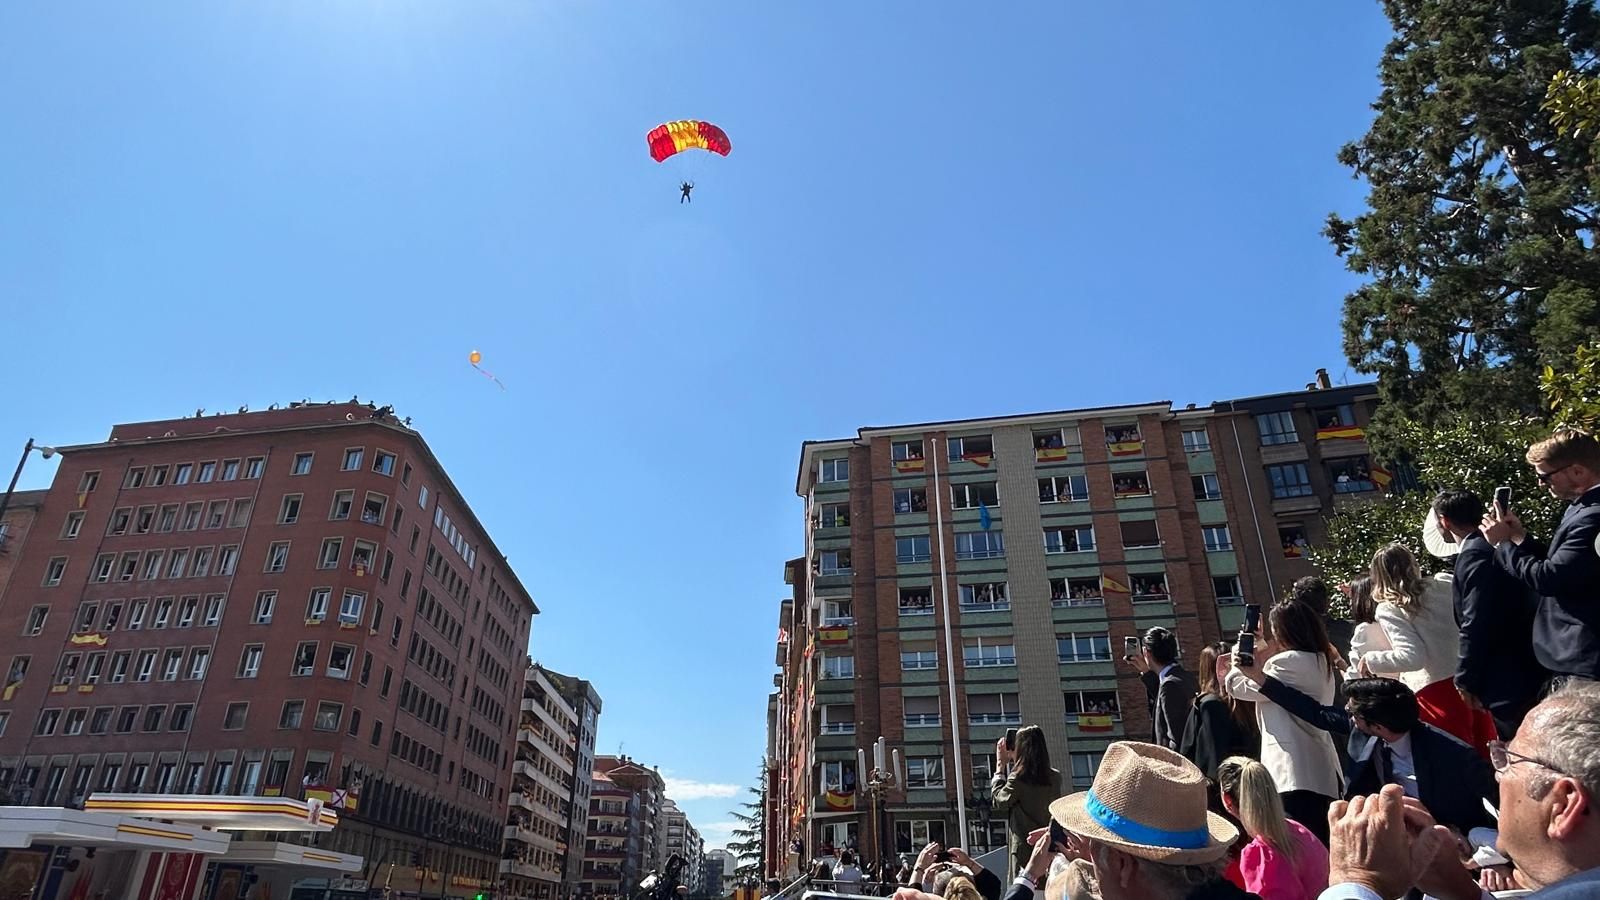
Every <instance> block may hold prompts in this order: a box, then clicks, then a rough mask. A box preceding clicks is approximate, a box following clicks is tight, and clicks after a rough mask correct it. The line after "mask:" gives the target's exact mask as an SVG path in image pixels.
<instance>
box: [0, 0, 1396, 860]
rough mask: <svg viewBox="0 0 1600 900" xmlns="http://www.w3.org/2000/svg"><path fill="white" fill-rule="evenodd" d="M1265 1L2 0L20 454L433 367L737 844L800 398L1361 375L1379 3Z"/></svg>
mask: <svg viewBox="0 0 1600 900" xmlns="http://www.w3.org/2000/svg"><path fill="white" fill-rule="evenodd" d="M1243 6H1244V5H1242V4H1241V5H1232V6H1230V5H1228V4H1221V5H1219V4H1197V3H1190V2H1183V3H1178V2H1163V3H1151V4H1135V5H1131V6H1130V5H1127V4H1085V3H1071V4H1069V3H1014V4H1010V3H1008V4H963V5H959V6H958V5H956V4H926V3H912V2H873V3H849V4H847V3H844V2H826V3H748V2H719V3H712V2H692V3H683V2H679V3H665V2H628V3H622V2H587V0H585V2H560V0H540V2H459V3H445V2H430V3H421V2H398V0H384V2H379V0H348V2H330V3H310V2H300V3H281V2H280V3H267V2H261V3H249V4H244V3H231V4H223V3H214V2H200V0H195V2H179V0H169V2H163V3H156V4H150V3H141V4H131V3H129V4H103V3H102V4H67V3H49V2H32V3H8V4H3V5H0V123H3V124H0V335H3V337H4V347H5V350H4V357H5V369H6V372H7V376H8V377H7V378H6V384H5V389H4V390H3V391H0V448H7V447H12V448H18V449H20V447H21V445H22V442H23V441H24V440H25V439H26V438H27V437H28V436H30V435H32V436H35V437H37V438H39V439H40V440H41V441H42V442H48V443H73V442H81V441H90V440H97V439H100V438H103V437H104V435H105V434H106V432H107V430H108V429H109V427H110V425H111V424H112V423H113V422H120V421H137V420H140V419H147V418H163V417H170V416H175V415H182V414H185V413H188V412H191V411H193V410H194V409H195V408H196V407H206V408H208V409H232V408H235V407H237V406H239V405H241V404H245V403H248V404H251V405H252V406H253V407H256V408H260V407H264V406H266V405H267V404H268V403H271V402H275V401H277V402H284V401H289V400H298V399H300V398H301V397H307V396H309V397H312V398H319V399H328V398H346V397H349V396H350V395H351V394H359V395H360V396H361V397H362V398H363V399H367V398H371V399H375V400H376V401H377V402H379V403H392V404H394V405H395V406H396V408H397V409H398V410H399V411H400V413H401V414H402V415H409V416H412V417H413V419H414V422H415V424H416V426H417V427H418V428H420V430H421V431H422V433H423V435H424V436H425V437H426V438H427V440H428V441H429V443H430V444H431V445H432V446H433V447H434V449H435V451H436V452H437V453H438V455H439V456H440V458H442V459H443V460H444V461H445V464H446V465H447V467H448V468H449V470H450V472H451V475H452V476H453V478H454V479H455V481H456V482H457V484H458V485H459V486H460V487H461V488H462V490H463V491H464V492H465V493H466V495H467V496H468V498H469V499H470V500H471V502H472V503H473V506H474V508H475V509H476V511H477V512H478V514H479V516H480V517H481V518H482V519H483V521H484V522H485V523H486V524H487V525H488V527H489V528H490V529H491V531H492V532H493V534H494V536H495V539H496V540H497V542H498V543H499V544H500V546H501V547H502V548H503V549H504V550H505V552H506V553H507V554H508V555H509V556H510V558H511V561H512V563H513V565H514V566H515V567H516V568H517V570H518V572H519V574H520V575H521V577H522V578H523V580H524V581H525V582H526V583H527V584H528V586H529V587H530V589H531V590H532V591H533V592H534V593H535V595H536V597H537V599H538V601H539V603H540V604H541V606H542V607H543V609H544V614H543V615H542V616H540V617H539V618H538V619H537V620H536V621H535V623H534V636H533V654H534V656H535V658H537V659H540V660H542V661H544V662H547V663H549V664H550V665H552V666H554V667H556V668H558V669H561V670H563V671H568V672H574V673H577V674H581V675H585V676H587V677H589V678H591V679H593V680H594V681H595V682H596V683H597V684H598V686H599V689H600V691H601V693H602V694H603V695H604V698H605V713H604V715H603V716H602V719H601V729H600V743H601V749H602V750H603V751H606V752H615V751H616V750H617V748H618V747H619V745H625V750H626V751H627V752H628V753H630V754H632V755H635V756H637V757H638V758H640V759H642V760H645V761H648V762H652V763H655V764H658V765H660V766H661V768H662V769H663V770H664V771H666V772H668V773H669V775H670V777H671V778H672V779H674V782H673V787H674V789H673V793H675V794H676V795H677V796H678V798H679V800H680V802H681V804H682V805H683V806H684V807H685V809H687V810H688V812H689V814H690V816H691V819H692V820H693V821H695V822H696V823H697V824H698V825H699V826H701V827H702V828H704V829H705V830H706V832H707V836H708V838H710V839H711V841H712V842H713V843H720V842H721V841H722V840H723V839H724V838H725V836H726V825H727V822H728V819H729V817H728V816H727V815H726V810H727V809H728V808H729V806H730V805H731V804H732V802H734V801H733V800H732V799H730V798H729V795H730V794H732V793H733V792H734V791H735V790H736V788H737V787H739V786H742V785H744V784H748V783H749V782H750V781H751V780H752V779H753V777H754V776H755V773H756V771H757V768H758V763H759V760H760V755H761V752H762V748H763V746H764V744H763V741H764V736H763V722H764V708H765V695H766V693H767V691H768V690H770V686H771V680H770V675H771V671H772V653H773V637H774V633H775V631H776V611H777V600H778V599H779V598H780V597H781V596H782V593H783V590H784V585H783V583H782V578H781V575H782V563H783V561H784V560H785V559H787V558H790V557H792V556H796V555H799V554H800V553H801V552H802V549H801V548H802V540H803V535H802V531H801V510H800V505H799V501H798V500H797V499H796V498H795V497H794V496H793V484H794V474H795V467H796V461H797V453H798V449H799V445H800V442H801V441H802V440H804V439H807V438H828V437H838V436H843V435H847V434H850V433H852V432H853V430H854V429H855V428H856V427H858V426H862V425H869V424H871V425H882V424H891V423H895V422H916V421H928V420H935V419H948V418H960V417H966V416H977V415H996V414H1003V413H1009V412H1023V411H1030V410H1038V409H1059V408H1067V407H1075V406H1092V405H1097V404H1106V403H1118V402H1136V401H1147V400H1157V399H1171V400H1174V401H1176V402H1179V403H1184V402H1200V403H1205V402H1209V401H1211V400H1213V399H1217V398H1221V397H1228V396H1241V395H1248V394H1253V393H1267V392H1272V391H1278V390H1288V389H1293V388H1296V387H1299V386H1301V385H1303V384H1304V383H1305V382H1306V381H1307V380H1309V379H1310V377H1311V374H1312V370H1313V369H1315V368H1316V367H1317V366H1327V367H1329V368H1330V369H1331V370H1332V371H1333V373H1334V377H1335V379H1338V378H1339V377H1340V376H1341V375H1342V374H1343V367H1344V360H1343V358H1342V356H1341V354H1340V352H1339V334H1338V315H1339V302H1340V298H1341V297H1342V296H1343V294H1344V293H1345V292H1346V291H1347V290H1348V289H1349V287H1350V286H1351V284H1352V281H1351V278H1350V276H1348V275H1347V274H1345V273H1344V272H1343V271H1342V268H1341V265H1340V261H1339V260H1338V259H1337V258H1336V257H1334V255H1333V254H1332V252H1331V251H1330V250H1329V248H1328V246H1327V244H1326V242H1325V241H1323V240H1322V239H1321V238H1320V237H1319V236H1318V234H1317V232H1318V229H1319V228H1320V225H1321V222H1322V219H1323V217H1324V216H1325V215H1326V214H1327V213H1328V212H1329V211H1330V210H1334V209H1338V210H1341V211H1347V212H1348V211H1352V210H1355V209H1357V208H1358V207H1359V205H1360V202H1361V196H1362V190H1361V186H1360V185H1359V184H1357V183H1356V182H1353V181H1351V180H1350V178H1349V174H1348V172H1346V171H1345V170H1343V169H1342V168H1340V167H1339V166H1338V165H1337V164H1336V162H1335V161H1334V153H1335V151H1336V150H1337V148H1338V147H1339V145H1340V144H1341V143H1343V142H1344V141H1346V140H1349V139H1352V138H1354V137H1356V136H1358V135H1359V134H1361V133H1362V131H1364V129H1365V126H1366V124H1367V122H1368V121H1369V118H1370V110H1369V109H1368V104H1369V103H1370V101H1371V100H1372V98H1373V97H1374V96H1375V95H1376V91H1377V84H1376V78H1375V64H1376V61H1377V59H1378V55H1379V53H1380V51H1381V48H1382V45H1383V42H1384V41H1385V40H1386V39H1387V36H1388V35H1387V27H1386V23H1385V21H1384V20H1383V18H1382V17H1381V15H1380V13H1379V10H1378V7H1377V5H1376V4H1356V5H1350V4H1275V5H1271V6H1269V7H1268V8H1266V9H1262V8H1261V6H1260V5H1259V4H1256V5H1253V8H1251V9H1248V10H1246V9H1244V8H1242V7H1243ZM1234 7H1237V8H1234ZM675 118H704V119H709V120H711V121H714V122H717V123H719V124H721V125H723V126H724V127H725V128H726V129H727V132H728V134H729V136H730V137H731V139H732V141H733V153H732V155H731V156H730V157H728V158H726V159H722V158H715V157H710V156H709V155H706V154H696V157H697V158H696V159H693V160H690V161H688V163H687V165H685V164H683V161H681V160H679V161H669V162H668V163H667V164H666V165H657V164H655V163H654V162H652V161H651V160H650V158H649V156H648V154H647V152H646V147H645V141H644V134H645V132H646V131H647V130H648V129H649V128H650V127H651V126H653V125H655V124H657V123H659V122H662V121H665V120H668V119H675ZM686 175H687V177H691V178H693V179H694V180H695V181H696V183H697V185H698V188H697V190H696V192H695V195H694V203H693V204H692V205H687V206H686V205H680V204H679V203H678V202H677V195H676V192H675V189H674V186H675V184H676V182H677V181H678V180H679V179H680V178H681V177H685V176H686ZM1018 346H1023V347H1026V348H1027V351H1031V352H1027V351H1025V352H1016V350H1015V349H1014V348H1016V347H1018ZM473 348H477V349H479V350H481V351H482V352H483V354H484V366H485V367H486V368H488V369H490V370H491V371H493V372H495V373H496V374H497V375H498V376H499V377H500V378H501V380H502V381H504V382H505V384H506V386H507V390H506V391H505V392H503V393H502V392H501V391H499V390H496V389H495V388H494V386H493V385H492V384H490V383H489V382H487V381H485V380H484V379H482V378H480V377H479V376H477V375H476V374H475V373H473V371H472V370H471V369H470V368H469V367H468V365H467V363H466V354H467V352H468V351H469V350H471V349H473ZM11 452H12V451H10V450H5V451H4V455H3V456H0V465H3V466H5V467H7V470H9V466H10V465H11V463H10V461H9V460H10V454H11ZM51 472H52V465H51V464H48V463H41V462H39V461H38V460H37V459H36V460H35V461H34V463H33V464H32V465H31V466H30V467H29V468H28V470H27V471H26V473H25V474H24V476H23V480H22V486H23V487H42V486H44V485H45V484H47V483H48V480H49V477H50V475H51Z"/></svg>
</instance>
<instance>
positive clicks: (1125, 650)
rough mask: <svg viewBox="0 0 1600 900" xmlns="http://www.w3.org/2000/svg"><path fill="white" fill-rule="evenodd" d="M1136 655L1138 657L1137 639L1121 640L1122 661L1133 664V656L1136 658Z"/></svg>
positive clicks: (1126, 638) (1127, 638)
mask: <svg viewBox="0 0 1600 900" xmlns="http://www.w3.org/2000/svg"><path fill="white" fill-rule="evenodd" d="M1138 655H1139V639H1138V638H1137V637H1125V638H1123V639H1122V658H1123V659H1124V660H1126V661H1128V662H1133V658H1134V657H1135V656H1138Z"/></svg>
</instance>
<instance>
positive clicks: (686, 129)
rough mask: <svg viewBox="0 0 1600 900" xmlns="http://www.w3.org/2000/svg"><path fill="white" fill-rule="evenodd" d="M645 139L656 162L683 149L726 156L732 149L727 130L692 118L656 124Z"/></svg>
mask: <svg viewBox="0 0 1600 900" xmlns="http://www.w3.org/2000/svg"><path fill="white" fill-rule="evenodd" d="M645 140H646V141H648V142H649V144H650V156H651V158H652V159H654V160H655V161H656V162H661V161H662V160H664V159H666V158H667V157H669V156H672V155H674V154H676V153H682V152H683V151H685V150H707V151H709V152H711V153H716V154H720V155H722V156H727V155H728V151H730V150H732V149H733V143H732V142H730V141H729V140H728V134H727V132H725V131H723V130H722V129H721V128H718V127H717V126H715V125H713V124H711V123H710V122H701V121H698V120H693V119H690V120H685V121H680V122H667V123H665V124H663V125H657V126H656V127H655V128H652V129H650V133H649V134H648V135H645Z"/></svg>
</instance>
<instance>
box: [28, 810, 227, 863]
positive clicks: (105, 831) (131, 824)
mask: <svg viewBox="0 0 1600 900" xmlns="http://www.w3.org/2000/svg"><path fill="white" fill-rule="evenodd" d="M35 843H43V844H72V845H76V846H80V847H119V848H126V849H130V850H157V851H162V852H173V851H177V852H183V853H205V854H212V855H215V854H220V853H223V852H224V851H226V850H227V849H228V835H226V834H218V833H217V832H214V831H207V830H206V829H205V828H202V827H200V826H198V825H189V824H183V823H174V824H168V823H165V822H152V821H150V820H149V819H141V818H135V817H133V816H128V815H121V814H118V813H109V812H89V811H85V810H78V809H63V808H61V807H59V806H8V807H6V808H5V814H4V815H3V816H0V847H7V848H14V849H21V848H24V847H31V846H33V845H34V844H35Z"/></svg>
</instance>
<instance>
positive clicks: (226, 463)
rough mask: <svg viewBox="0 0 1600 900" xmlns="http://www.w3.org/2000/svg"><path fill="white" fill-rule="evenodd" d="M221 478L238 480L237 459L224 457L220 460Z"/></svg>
mask: <svg viewBox="0 0 1600 900" xmlns="http://www.w3.org/2000/svg"><path fill="white" fill-rule="evenodd" d="M222 480H223V481H238V480H239V461H238V460H237V459H225V460H223V461H222Z"/></svg>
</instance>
